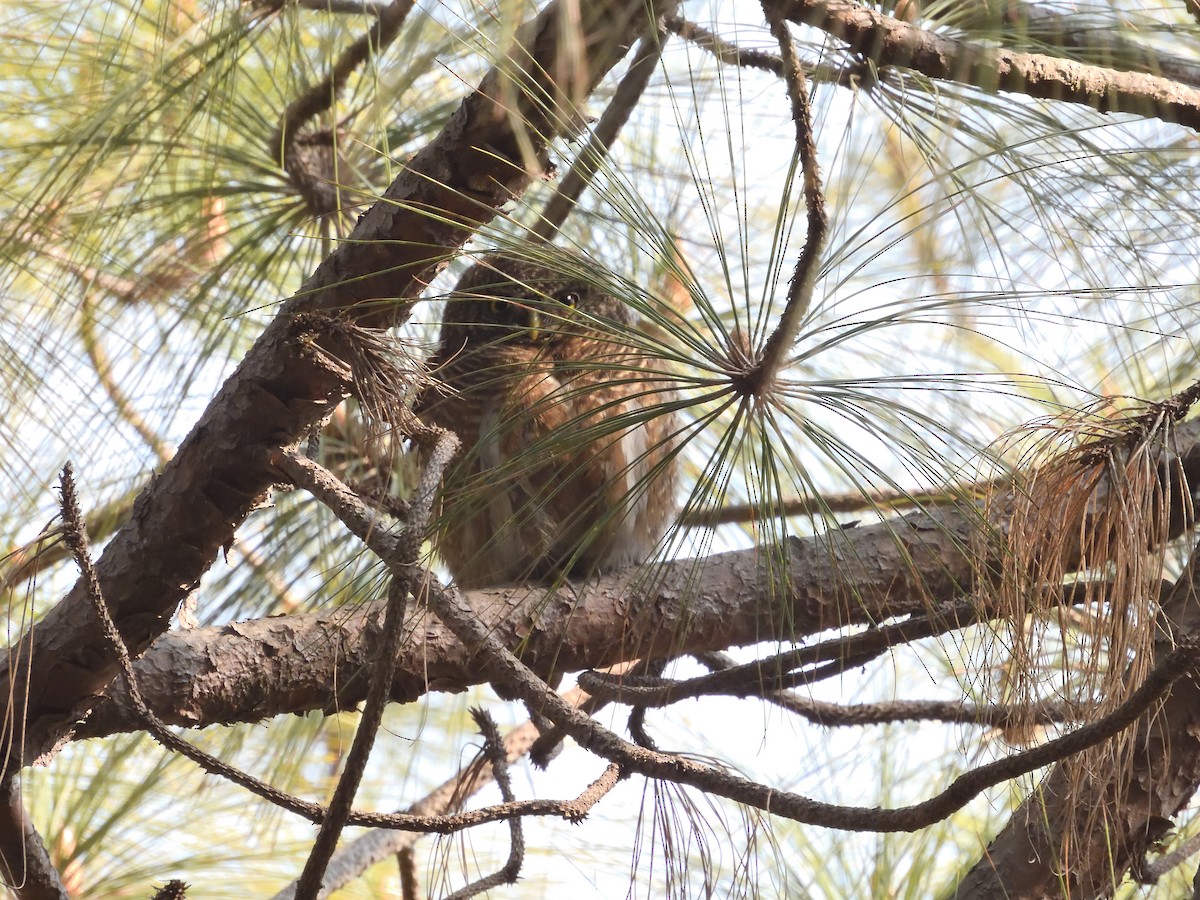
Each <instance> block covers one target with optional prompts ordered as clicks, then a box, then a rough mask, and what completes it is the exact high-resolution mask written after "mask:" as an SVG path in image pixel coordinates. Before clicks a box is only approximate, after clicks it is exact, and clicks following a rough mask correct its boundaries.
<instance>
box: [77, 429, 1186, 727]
mask: <svg viewBox="0 0 1200 900" xmlns="http://www.w3.org/2000/svg"><path fill="white" fill-rule="evenodd" d="M300 464H304V461H301V462H300ZM1157 470H1158V474H1159V478H1160V480H1161V486H1162V487H1161V489H1162V490H1163V491H1164V492H1165V493H1168V494H1169V495H1170V497H1171V522H1172V530H1171V535H1172V536H1177V535H1179V534H1181V533H1182V530H1183V528H1184V527H1185V525H1186V524H1187V522H1188V521H1189V519H1188V515H1187V509H1188V508H1189V506H1190V504H1191V498H1190V494H1189V493H1188V491H1189V490H1190V487H1189V486H1190V485H1196V484H1200V422H1189V423H1186V424H1184V425H1182V426H1179V427H1178V428H1176V429H1174V430H1173V432H1172V440H1171V443H1170V444H1169V445H1168V446H1167V447H1164V448H1160V450H1159V455H1158V459H1157ZM330 487H331V489H332V488H333V487H335V486H334V485H331V486H330ZM1103 489H1104V488H1103V487H1102V488H1101V490H1103ZM349 496H350V497H351V498H352V497H353V495H352V494H351V495H349ZM991 508H992V509H993V510H994V511H995V518H993V519H992V520H991V521H990V523H987V525H988V527H989V528H990V529H991V530H992V531H993V539H994V541H995V544H994V546H993V548H992V553H991V555H990V556H988V555H986V554H984V553H982V551H981V552H978V553H977V552H976V551H975V550H973V549H972V542H973V541H978V540H980V539H981V538H980V537H979V536H980V534H981V533H982V532H983V531H985V530H986V529H984V528H981V526H983V525H985V523H984V521H983V519H982V512H981V510H980V509H978V508H975V507H972V506H962V507H957V508H946V509H939V510H934V511H931V512H919V513H912V514H909V515H906V516H901V517H897V518H894V519H889V520H887V521H884V522H881V523H879V524H877V525H863V526H860V527H858V528H853V529H848V530H837V531H833V532H829V533H827V534H823V535H817V536H814V537H809V538H805V539H792V540H790V541H788V543H787V545H786V546H784V547H780V548H778V554H779V556H780V557H782V558H786V559H787V560H788V563H789V566H788V569H787V571H785V572H778V571H775V570H772V573H773V574H770V575H765V574H764V572H763V571H762V558H763V556H764V554H765V553H766V552H768V551H767V549H766V548H761V547H760V548H758V549H757V550H747V551H735V552H729V553H721V554H714V555H712V556H709V557H707V558H706V559H704V560H694V559H685V560H677V561H673V562H671V563H668V564H665V565H663V566H662V567H661V568H660V569H658V570H657V571H656V572H655V573H654V577H653V578H647V577H646V573H645V572H643V571H641V570H632V571H628V572H616V573H612V574H609V575H605V576H603V577H601V578H597V579H593V580H592V581H590V582H588V583H586V584H584V583H578V584H568V585H564V586H563V587H562V588H561V590H560V592H559V593H557V594H555V593H552V592H550V591H549V589H547V588H540V587H530V588H522V589H512V588H508V589H500V590H480V591H474V592H472V593H471V594H470V597H469V599H470V601H471V605H472V606H473V607H474V608H475V610H476V614H477V615H478V616H479V617H480V619H481V620H482V621H483V622H484V623H485V624H486V625H487V626H488V628H489V630H490V632H491V633H493V634H495V635H496V636H497V637H498V638H499V639H500V641H501V642H502V643H504V644H505V645H506V646H509V647H517V646H522V647H523V648H524V650H523V653H522V660H523V661H524V662H525V663H526V664H528V665H529V666H531V667H532V668H533V669H534V671H536V672H537V673H538V674H539V675H541V676H542V677H544V678H549V677H551V675H552V674H553V673H554V672H564V671H578V670H580V669H585V668H591V667H596V668H599V667H602V666H608V665H612V664H615V663H618V662H621V661H624V660H627V659H631V658H635V657H639V656H646V657H656V656H659V657H661V656H672V655H678V654H680V653H689V652H703V651H708V650H714V649H724V648H727V647H730V646H735V645H739V644H753V643H758V642H761V641H765V640H773V639H774V640H781V641H793V640H796V639H798V638H800V637H802V636H805V635H810V634H816V633H819V632H821V631H823V630H826V629H829V628H835V627H842V626H846V625H855V624H858V625H863V624H866V625H870V624H875V623H879V622H880V621H882V620H884V619H887V618H889V617H898V616H904V615H913V614H914V613H915V614H918V615H919V616H921V615H925V614H927V613H929V612H930V610H931V609H932V608H934V607H936V604H939V603H946V602H949V601H953V600H954V599H955V598H958V597H962V596H963V595H964V594H965V593H966V592H968V591H970V590H971V588H972V586H973V585H974V584H975V583H976V582H977V579H978V578H980V577H987V569H988V568H989V567H991V568H992V569H993V570H994V569H996V568H998V564H999V561H1000V559H1001V556H1000V554H1001V553H1002V552H1003V550H1002V549H1001V548H1002V544H1003V533H1004V529H1005V527H1006V520H1005V514H1004V511H1003V510H1004V504H1003V502H1002V501H1000V500H997V501H996V502H994V503H993V504H992V507H991ZM1084 527H1086V525H1085V524H1082V523H1081V524H1080V525H1079V527H1073V528H1067V529H1066V530H1067V531H1072V530H1074V531H1076V532H1078V531H1079V530H1080V528H1084ZM357 530H358V531H359V532H360V533H361V534H363V535H365V536H369V538H370V540H371V541H373V542H377V541H382V540H386V538H385V537H384V536H385V535H386V534H387V532H386V529H384V528H381V527H380V523H379V520H378V519H376V518H372V517H370V516H366V517H364V519H363V521H362V522H361V524H360V525H359V526H357ZM384 549H385V552H388V551H387V550H386V548H384ZM981 557H982V558H983V562H982V563H980V561H979V560H980V558H981ZM1074 564H1076V565H1077V564H1078V558H1077V557H1076V558H1075V560H1074ZM980 565H982V566H983V567H984V572H983V573H982V574H981V573H980V572H979V569H978V567H979V566H980ZM698 567H700V568H699V570H698ZM700 573H702V576H703V577H698V574H700ZM651 585H653V589H648V588H650V587H651ZM785 599H786V602H785ZM584 613H586V614H584ZM380 614H381V610H380V608H379V607H378V605H364V606H363V607H362V608H360V609H358V610H356V611H355V612H354V613H352V614H350V615H345V614H342V613H339V614H337V615H307V616H305V615H294V616H289V617H287V618H286V619H278V618H271V619H264V620H260V621H257V622H245V623H240V624H239V625H238V626H237V627H236V628H233V629H229V628H197V629H193V630H190V631H187V632H182V633H181V632H172V633H170V634H166V635H163V636H162V637H161V638H160V639H159V640H158V642H157V643H156V644H155V646H154V647H153V648H152V649H151V650H150V651H149V652H148V653H147V655H146V657H145V658H144V659H142V660H139V662H138V670H139V673H140V675H139V680H140V681H141V683H142V684H143V686H144V687H145V689H146V690H147V691H148V692H151V691H153V694H152V697H155V696H156V699H152V700H151V704H152V706H153V708H154V709H155V710H156V711H158V712H159V714H160V715H161V716H162V717H163V718H164V719H166V720H167V721H168V722H171V723H173V724H181V725H190V726H193V727H194V726H203V725H210V724H214V723H217V722H225V723H231V722H239V721H240V722H245V721H260V720H261V719H263V718H265V717H268V716H273V715H281V714H283V713H287V712H300V711H305V710H312V709H322V708H326V707H328V706H329V705H330V703H331V700H335V699H337V700H340V701H341V702H342V703H358V702H360V701H361V700H362V698H363V696H364V691H365V688H364V687H363V686H362V685H361V683H360V681H359V680H356V679H354V678H353V675H354V674H355V672H357V671H358V670H360V669H361V668H362V667H363V666H365V665H367V663H368V660H369V658H370V654H371V652H372V650H371V647H372V642H371V640H370V639H368V637H367V635H368V634H370V633H372V632H371V625H372V623H373V622H375V621H376V619H377V617H378V616H379V615H380ZM948 618H951V617H949V616H948ZM529 623H536V628H535V629H533V631H532V632H531V631H530V629H529ZM947 625H948V626H950V627H953V621H950V622H948V623H947ZM915 627H916V624H915V623H913V622H908V623H895V624H894V625H891V626H888V628H887V629H879V628H876V629H874V630H873V632H872V634H868V635H867V636H865V637H860V638H857V640H859V641H863V642H871V641H874V642H882V645H883V646H886V639H887V637H888V635H889V633H890V631H889V629H892V630H897V631H903V630H905V629H911V628H915ZM417 635H419V636H420V637H417ZM296 646H305V647H308V648H312V652H315V651H316V649H317V648H324V651H325V652H326V653H327V655H326V656H325V657H323V658H319V659H318V658H306V659H305V661H304V664H303V665H294V664H293V663H292V659H293V657H294V648H295V647H296ZM861 649H863V651H864V652H865V651H866V650H868V649H870V647H868V646H867V643H864V644H863V646H862V647H861ZM807 652H808V653H813V651H812V650H811V648H810V649H809V650H808V651H807ZM832 652H833V654H834V655H832V656H830V655H826V656H812V657H806V658H808V659H809V660H810V661H811V662H821V661H828V660H831V659H832V660H836V659H838V658H839V657H838V656H837V655H836V648H835V649H834V650H833V651H832ZM401 655H402V658H401V660H400V665H399V668H398V669H397V673H396V676H395V678H394V679H393V682H392V694H391V697H392V699H393V700H394V701H397V702H408V701H412V700H414V699H417V698H418V697H421V696H423V695H424V694H425V693H427V692H428V691H429V690H464V689H466V688H467V687H469V686H471V685H474V684H479V683H481V682H482V681H483V680H485V679H486V676H485V674H484V673H482V672H481V671H479V667H478V666H477V665H473V664H472V661H471V659H470V657H469V655H468V654H466V653H465V651H464V649H463V647H462V645H461V644H460V643H459V642H458V641H457V640H456V639H455V638H454V637H453V636H452V635H451V634H450V633H449V632H448V631H447V630H446V629H444V628H439V627H437V626H436V625H435V623H432V622H431V623H427V626H423V627H422V628H419V629H416V634H415V635H414V637H413V638H412V639H410V641H409V642H407V643H406V644H405V645H404V647H403V648H402V650H401ZM245 660H255V661H256V664H255V665H254V666H250V667H248V666H246V665H245V663H244V661H245ZM239 661H241V662H239ZM835 664H836V663H835ZM332 683H337V684H339V685H345V686H346V688H345V692H344V693H339V695H338V697H336V698H335V697H332V696H331V688H330V685H331V684H332ZM155 685H157V690H155V689H154V687H153V686H155ZM123 697H124V694H123V691H122V690H121V688H120V686H119V685H114V686H113V688H112V689H111V691H110V696H109V699H107V700H105V701H104V702H102V703H101V704H100V705H99V706H98V707H97V709H96V710H95V711H94V712H93V714H92V715H91V716H90V717H89V718H88V720H87V721H86V722H84V723H83V724H82V725H81V726H80V727H79V732H78V733H79V736H80V737H93V736H98V735H103V734H110V733H113V732H115V731H120V730H128V729H130V728H136V727H137V725H136V722H134V721H131V720H130V719H129V718H128V717H127V715H126V713H125V712H124V710H125V708H126V706H127V701H126V700H124V699H123ZM248 697H250V698H255V699H254V702H253V703H251V704H247V702H246V698H248Z"/></svg>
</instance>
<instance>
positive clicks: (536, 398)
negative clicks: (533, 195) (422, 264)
mask: <svg viewBox="0 0 1200 900" xmlns="http://www.w3.org/2000/svg"><path fill="white" fill-rule="evenodd" d="M572 268H574V269H576V270H578V271H583V269H582V261H581V260H575V261H574V265H573V266H572ZM633 326H634V317H633V315H632V313H631V311H630V310H629V308H628V307H627V306H626V305H625V304H623V303H622V302H621V301H620V300H618V299H616V298H615V297H612V296H610V295H609V294H608V293H606V292H605V291H604V290H603V289H602V288H601V287H598V286H597V285H596V283H595V281H594V280H589V279H587V278H584V277H579V278H572V277H567V276H564V275H563V274H562V273H561V272H559V271H554V270H551V269H549V268H546V267H545V266H542V265H539V264H535V263H532V262H526V261H520V260H516V259H513V258H510V257H507V256H500V255H493V256H489V257H487V258H485V259H483V260H482V261H481V262H479V263H478V264H477V265H476V266H474V267H473V268H472V269H471V270H470V271H469V272H468V273H467V275H466V276H465V277H464V278H463V280H462V281H461V282H460V284H459V286H458V288H457V290H456V292H455V293H454V294H453V295H451V296H450V297H449V299H448V300H447V302H446V306H445V310H444V312H443V316H442V328H441V334H440V338H439V344H438V347H437V350H436V352H435V353H434V355H433V357H432V358H431V360H430V371H431V375H432V377H433V379H434V380H435V385H434V386H433V387H430V388H428V389H427V390H426V391H425V392H424V394H423V395H422V397H421V399H420V400H419V401H418V403H417V405H416V412H417V414H418V415H419V416H420V417H421V418H422V419H423V420H424V421H426V422H428V423H430V424H433V425H438V426H441V427H444V428H448V429H450V430H451V431H453V432H455V433H456V434H457V435H458V436H459V439H460V440H461V441H462V449H461V450H460V456H459V458H458V460H457V462H456V463H455V464H454V465H453V466H452V468H451V470H450V471H449V472H448V473H447V475H446V477H445V479H444V482H443V488H442V498H441V499H442V504H441V506H442V516H441V520H440V527H439V530H438V533H437V535H436V536H435V541H436V546H437V549H438V552H439V555H440V556H441V558H442V559H443V561H444V562H445V564H446V566H447V567H448V568H449V570H450V573H451V575H453V577H454V580H455V582H456V583H457V584H458V585H459V586H460V587H463V588H477V587H488V586H494V585H500V584H509V583H513V582H517V581H525V580H531V579H532V580H547V579H552V578H554V577H557V576H560V575H586V574H593V573H597V572H604V571H608V570H612V569H616V568H620V567H623V566H628V565H632V564H634V563H637V562H641V561H643V560H645V559H646V558H647V557H648V556H649V555H650V554H651V553H652V552H653V551H654V549H655V547H656V545H657V543H658V541H659V539H660V538H662V536H663V534H664V533H665V532H666V530H667V528H668V526H669V525H670V523H671V520H672V518H673V517H674V514H675V510H676V506H677V504H676V479H677V474H676V468H677V467H676V460H675V457H676V442H675V433H676V430H677V428H676V423H675V416H674V414H673V413H672V412H670V411H667V410H668V406H669V403H670V401H671V400H672V399H673V396H672V394H671V392H670V389H669V386H668V379H667V376H666V374H665V373H664V371H663V367H662V364H661V362H659V363H658V364H657V365H656V364H655V360H654V359H653V358H651V357H648V356H647V355H646V354H645V351H644V350H642V349H639V346H644V344H645V339H644V336H643V337H642V338H641V340H639V334H640V333H639V332H638V331H637V330H636V329H635V328H634V327H633Z"/></svg>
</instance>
